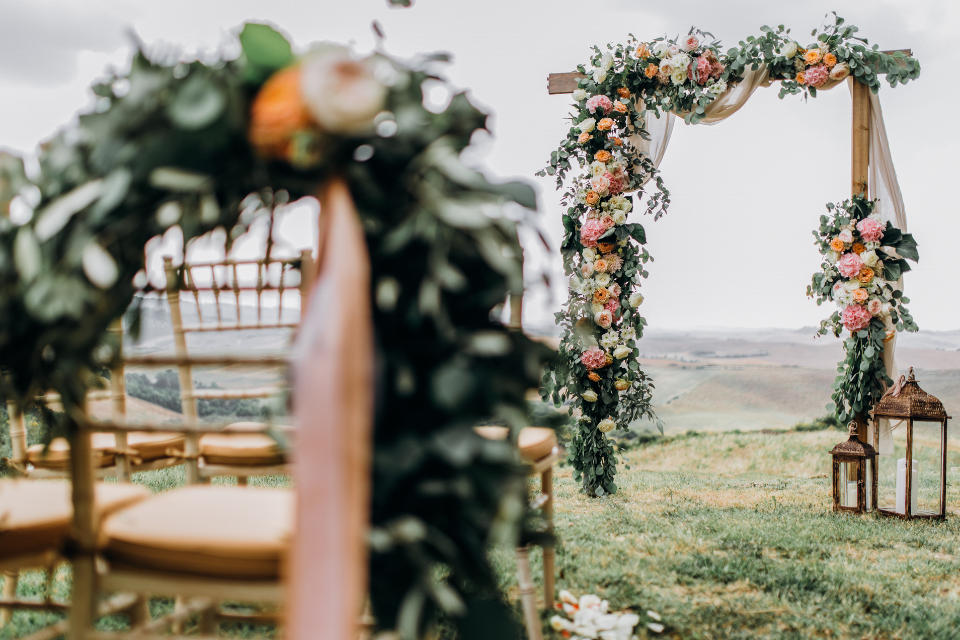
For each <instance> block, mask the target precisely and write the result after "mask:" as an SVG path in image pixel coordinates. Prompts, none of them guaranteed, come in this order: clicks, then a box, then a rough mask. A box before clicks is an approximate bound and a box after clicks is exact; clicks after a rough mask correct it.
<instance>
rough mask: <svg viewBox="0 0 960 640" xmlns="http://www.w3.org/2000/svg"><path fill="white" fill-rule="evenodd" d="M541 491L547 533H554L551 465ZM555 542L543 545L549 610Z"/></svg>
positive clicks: (544, 476)
mask: <svg viewBox="0 0 960 640" xmlns="http://www.w3.org/2000/svg"><path fill="white" fill-rule="evenodd" d="M540 493H541V494H542V495H544V496H546V497H547V500H546V502H544V503H543V507H542V511H543V517H544V519H546V521H547V534H549V535H553V467H550V468H549V469H547V470H546V471H544V472H543V474H541V476H540ZM553 567H554V557H553V543H552V542H548V543H547V544H545V545H544V547H543V603H544V606H545V607H546V608H547V610H548V611H551V610H552V609H553V597H554V595H553V578H554V568H553Z"/></svg>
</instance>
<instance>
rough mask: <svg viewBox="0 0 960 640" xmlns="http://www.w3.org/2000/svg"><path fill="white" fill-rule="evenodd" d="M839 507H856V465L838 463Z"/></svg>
mask: <svg viewBox="0 0 960 640" xmlns="http://www.w3.org/2000/svg"><path fill="white" fill-rule="evenodd" d="M838 489H839V491H840V506H841V507H848V508H850V509H855V508H856V507H857V463H856V462H841V463H840V485H839V487H838Z"/></svg>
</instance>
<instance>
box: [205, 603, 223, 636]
mask: <svg viewBox="0 0 960 640" xmlns="http://www.w3.org/2000/svg"><path fill="white" fill-rule="evenodd" d="M219 630H220V620H219V617H218V616H217V606H216V605H213V606H211V607H210V608H208V609H204V610H203V612H202V613H201V614H200V633H201V634H203V635H206V636H215V635H217V632H218V631H219Z"/></svg>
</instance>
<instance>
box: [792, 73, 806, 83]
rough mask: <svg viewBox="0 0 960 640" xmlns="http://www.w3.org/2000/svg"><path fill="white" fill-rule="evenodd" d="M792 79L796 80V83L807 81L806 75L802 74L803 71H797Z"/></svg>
mask: <svg viewBox="0 0 960 640" xmlns="http://www.w3.org/2000/svg"><path fill="white" fill-rule="evenodd" d="M794 80H796V82H797V84H806V83H807V78H806V76H804V75H803V73H798V74H797V77H796V78H794Z"/></svg>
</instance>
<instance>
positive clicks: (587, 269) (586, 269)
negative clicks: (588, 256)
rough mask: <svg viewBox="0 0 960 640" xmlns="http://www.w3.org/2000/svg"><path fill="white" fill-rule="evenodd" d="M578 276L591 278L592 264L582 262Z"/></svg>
mask: <svg viewBox="0 0 960 640" xmlns="http://www.w3.org/2000/svg"><path fill="white" fill-rule="evenodd" d="M580 274H581V275H583V277H584V278H589V277H590V276H592V275H593V263H592V262H584V263H583V264H582V265H580Z"/></svg>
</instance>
